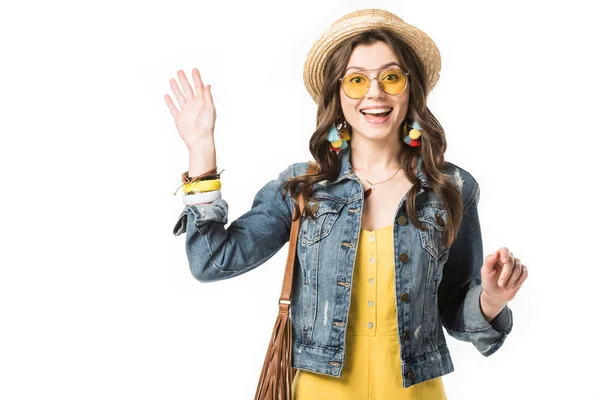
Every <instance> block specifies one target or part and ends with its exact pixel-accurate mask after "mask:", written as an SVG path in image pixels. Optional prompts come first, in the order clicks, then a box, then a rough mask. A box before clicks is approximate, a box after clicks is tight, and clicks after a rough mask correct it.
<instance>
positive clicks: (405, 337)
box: [402, 332, 410, 340]
mask: <svg viewBox="0 0 600 400" xmlns="http://www.w3.org/2000/svg"><path fill="white" fill-rule="evenodd" d="M402 338H403V339H404V340H408V339H410V333H408V332H404V335H402Z"/></svg>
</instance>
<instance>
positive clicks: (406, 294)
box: [400, 293, 408, 301]
mask: <svg viewBox="0 0 600 400" xmlns="http://www.w3.org/2000/svg"><path fill="white" fill-rule="evenodd" d="M400 300H402V301H408V293H402V294H401V295H400Z"/></svg>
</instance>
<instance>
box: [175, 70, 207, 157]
mask: <svg viewBox="0 0 600 400" xmlns="http://www.w3.org/2000/svg"><path fill="white" fill-rule="evenodd" d="M177 76H178V77H179V81H180V83H181V87H182V89H183V93H182V92H181V90H180V89H179V85H178V84H177V81H176V80H175V79H171V80H169V84H170V86H171V89H172V90H173V94H174V95H175V99H176V100H177V104H178V105H179V109H178V108H177V106H175V104H174V103H173V100H171V97H169V95H168V94H166V95H165V101H166V103H167V106H168V107H169V111H171V115H173V119H174V120H175V125H176V126H177V131H178V132H179V135H180V136H181V139H183V141H184V142H185V144H186V146H187V147H188V149H189V150H192V149H193V148H196V147H198V145H200V144H204V143H214V130H215V121H216V119H217V114H216V110H215V106H214V103H213V98H212V94H211V92H210V85H207V86H204V84H203V83H202V78H201V77H200V71H198V69H197V68H194V69H193V70H192V78H193V79H194V87H193V88H192V86H190V83H189V82H188V80H187V77H186V75H185V72H183V71H182V70H179V71H177Z"/></svg>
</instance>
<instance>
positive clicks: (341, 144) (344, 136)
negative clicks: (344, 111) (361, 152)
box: [327, 120, 350, 154]
mask: <svg viewBox="0 0 600 400" xmlns="http://www.w3.org/2000/svg"><path fill="white" fill-rule="evenodd" d="M338 126H339V128H338ZM327 140H328V141H329V150H331V151H333V152H335V153H336V154H337V153H339V152H340V150H342V149H345V148H346V147H348V140H350V132H349V131H348V123H347V122H346V121H345V120H344V122H343V123H342V124H332V125H331V129H329V134H328V135H327Z"/></svg>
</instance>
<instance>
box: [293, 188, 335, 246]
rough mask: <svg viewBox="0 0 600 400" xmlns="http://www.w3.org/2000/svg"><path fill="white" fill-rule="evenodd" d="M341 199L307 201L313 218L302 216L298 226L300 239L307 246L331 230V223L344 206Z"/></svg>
mask: <svg viewBox="0 0 600 400" xmlns="http://www.w3.org/2000/svg"><path fill="white" fill-rule="evenodd" d="M344 204H345V203H344V202H343V201H338V200H333V199H330V198H315V199H314V201H311V202H309V207H311V210H312V211H313V213H314V214H315V218H314V219H313V218H309V217H307V216H304V217H303V218H302V224H301V227H300V240H301V241H302V243H303V244H305V245H307V246H312V245H314V244H315V243H317V242H319V241H320V240H322V239H323V238H325V237H326V236H327V235H329V233H330V232H331V228H332V227H333V224H334V223H335V221H336V220H337V219H338V217H339V215H340V210H341V209H342V207H344Z"/></svg>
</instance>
